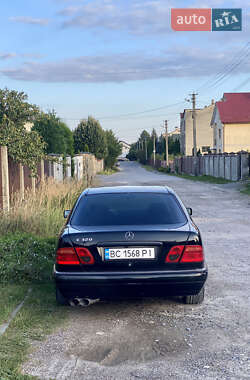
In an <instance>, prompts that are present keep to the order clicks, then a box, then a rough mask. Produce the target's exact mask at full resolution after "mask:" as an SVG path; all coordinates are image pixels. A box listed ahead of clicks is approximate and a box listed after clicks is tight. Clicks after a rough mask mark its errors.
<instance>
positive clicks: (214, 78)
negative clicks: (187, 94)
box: [198, 42, 250, 90]
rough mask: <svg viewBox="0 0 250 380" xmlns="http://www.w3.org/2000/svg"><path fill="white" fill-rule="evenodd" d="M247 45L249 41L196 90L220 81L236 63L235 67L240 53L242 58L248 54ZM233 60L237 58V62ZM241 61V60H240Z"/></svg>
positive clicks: (249, 43)
mask: <svg viewBox="0 0 250 380" xmlns="http://www.w3.org/2000/svg"><path fill="white" fill-rule="evenodd" d="M249 47H250V42H247V43H246V44H245V45H244V46H243V47H242V48H241V49H240V50H239V51H238V52H237V53H236V54H235V55H234V56H233V57H232V59H231V60H230V62H229V63H228V64H227V65H225V66H224V68H223V69H222V70H220V71H219V72H218V73H217V74H215V75H213V76H212V77H211V78H210V79H208V80H207V81H206V82H205V83H203V84H202V85H201V86H200V87H199V88H198V90H201V89H202V88H203V87H205V88H207V87H211V86H213V85H214V84H215V83H217V82H218V81H220V79H223V78H224V76H225V75H226V74H228V73H230V72H232V70H233V69H234V68H235V67H234V66H235V64H236V67H237V66H238V59H239V55H242V54H243V60H244V59H245V58H246V56H244V54H245V53H247V56H248V53H249V50H248V49H249ZM235 60H237V62H235ZM240 63H241V62H240ZM210 82H211V83H210Z"/></svg>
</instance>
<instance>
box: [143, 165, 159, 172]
mask: <svg viewBox="0 0 250 380" xmlns="http://www.w3.org/2000/svg"><path fill="white" fill-rule="evenodd" d="M141 166H142V167H143V168H144V169H146V170H147V171H148V172H154V171H155V170H156V169H154V168H153V167H152V166H150V165H142V164H141Z"/></svg>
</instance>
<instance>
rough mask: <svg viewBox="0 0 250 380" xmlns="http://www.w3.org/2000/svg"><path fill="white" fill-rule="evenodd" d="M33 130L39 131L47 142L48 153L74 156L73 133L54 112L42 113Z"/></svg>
mask: <svg viewBox="0 0 250 380" xmlns="http://www.w3.org/2000/svg"><path fill="white" fill-rule="evenodd" d="M32 130H33V131H37V132H38V133H39V134H40V136H42V138H43V140H44V141H45V142H46V153H56V154H64V155H71V156H72V155H73V154H74V146H73V144H74V140H73V133H72V131H71V130H70V129H69V127H68V126H67V125H66V124H65V123H63V122H62V121H61V120H60V118H59V117H57V116H56V113H55V112H54V111H51V112H48V113H44V112H41V113H40V115H39V116H38V117H37V119H36V120H35V122H34V126H33V128H32Z"/></svg>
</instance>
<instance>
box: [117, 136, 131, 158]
mask: <svg viewBox="0 0 250 380" xmlns="http://www.w3.org/2000/svg"><path fill="white" fill-rule="evenodd" d="M119 143H120V144H121V146H122V154H121V155H120V156H119V157H118V158H126V156H127V154H128V153H129V149H130V146H131V145H130V144H128V143H127V142H126V141H123V140H120V141H119Z"/></svg>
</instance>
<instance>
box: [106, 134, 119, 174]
mask: <svg viewBox="0 0 250 380" xmlns="http://www.w3.org/2000/svg"><path fill="white" fill-rule="evenodd" d="M105 137H106V144H107V155H106V157H105V167H107V168H112V167H113V166H114V164H115V162H116V160H117V157H118V156H119V155H120V154H121V152H122V146H121V144H120V143H119V140H118V139H117V138H116V137H115V135H114V132H113V131H112V130H111V129H110V130H108V131H105Z"/></svg>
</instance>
